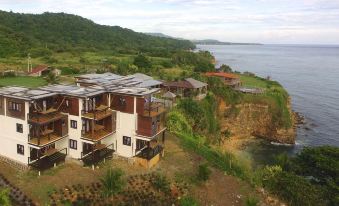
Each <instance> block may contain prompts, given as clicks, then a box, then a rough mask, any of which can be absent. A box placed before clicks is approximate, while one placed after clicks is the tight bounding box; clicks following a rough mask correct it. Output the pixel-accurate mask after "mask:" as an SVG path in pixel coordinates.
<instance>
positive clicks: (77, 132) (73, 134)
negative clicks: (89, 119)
mask: <svg viewBox="0 0 339 206" xmlns="http://www.w3.org/2000/svg"><path fill="white" fill-rule="evenodd" d="M82 101H83V100H81V99H79V116H74V115H68V125H69V129H68V138H67V148H68V154H69V156H70V157H72V158H75V159H80V158H81V152H82V140H81V130H82V119H81V110H82ZM71 120H74V121H77V129H73V128H71ZM70 139H72V140H76V141H77V149H76V150H75V149H71V148H69V140H70Z"/></svg>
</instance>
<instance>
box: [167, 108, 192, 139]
mask: <svg viewBox="0 0 339 206" xmlns="http://www.w3.org/2000/svg"><path fill="white" fill-rule="evenodd" d="M166 126H167V129H168V130H169V131H170V132H173V133H176V132H180V133H181V132H183V133H188V134H191V133H192V128H191V126H190V125H189V123H188V121H187V120H186V118H185V116H184V115H183V114H182V113H180V112H179V111H177V110H173V111H171V112H170V113H168V115H167V118H166Z"/></svg>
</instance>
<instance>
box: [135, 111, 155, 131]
mask: <svg viewBox="0 0 339 206" xmlns="http://www.w3.org/2000/svg"><path fill="white" fill-rule="evenodd" d="M137 134H139V135H143V136H152V118H151V117H143V116H141V115H138V129H137Z"/></svg>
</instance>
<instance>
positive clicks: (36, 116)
mask: <svg viewBox="0 0 339 206" xmlns="http://www.w3.org/2000/svg"><path fill="white" fill-rule="evenodd" d="M66 117H67V115H64V114H61V113H60V112H58V111H55V112H50V113H47V112H46V113H30V114H28V123H30V124H48V123H50V122H54V121H57V120H59V119H62V118H66Z"/></svg>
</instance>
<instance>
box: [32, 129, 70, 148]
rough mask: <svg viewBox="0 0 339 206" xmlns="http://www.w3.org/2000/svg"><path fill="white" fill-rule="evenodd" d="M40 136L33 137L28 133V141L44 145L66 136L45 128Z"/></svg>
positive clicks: (40, 145) (39, 145) (35, 144)
mask: <svg viewBox="0 0 339 206" xmlns="http://www.w3.org/2000/svg"><path fill="white" fill-rule="evenodd" d="M43 133H44V134H43V135H41V136H40V137H32V136H31V135H30V134H28V143H29V144H31V145H34V146H38V147H43V146H46V145H48V144H51V143H53V142H56V141H59V140H61V139H63V138H64V137H66V136H67V135H65V136H61V135H58V134H57V133H55V132H54V131H53V130H45V131H44V132H43Z"/></svg>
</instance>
